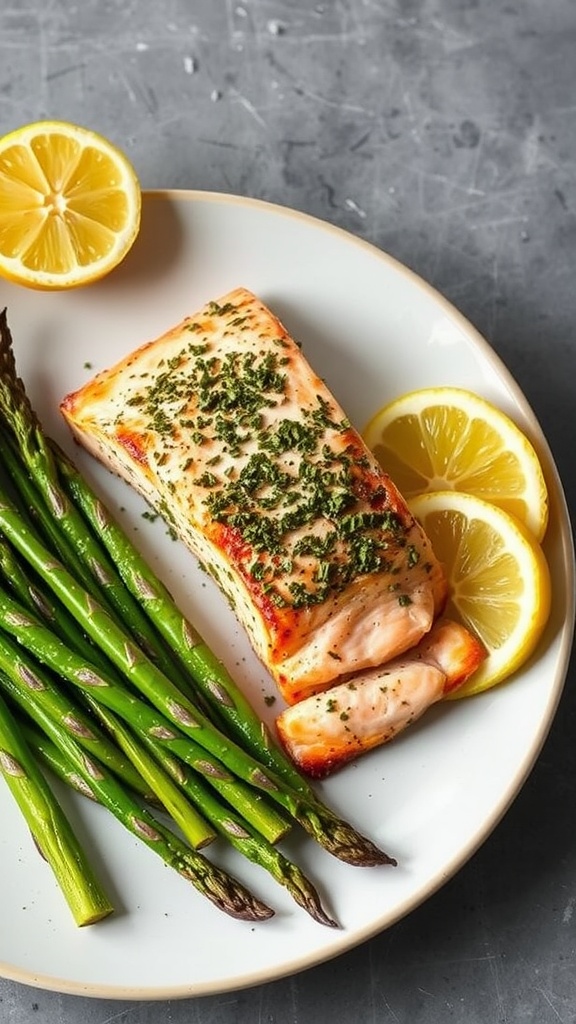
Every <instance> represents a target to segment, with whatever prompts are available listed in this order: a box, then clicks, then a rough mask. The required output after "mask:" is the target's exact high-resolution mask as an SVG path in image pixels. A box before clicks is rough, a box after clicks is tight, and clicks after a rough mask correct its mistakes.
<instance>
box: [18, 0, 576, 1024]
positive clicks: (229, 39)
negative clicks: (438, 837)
mask: <svg viewBox="0 0 576 1024" xmlns="http://www.w3.org/2000/svg"><path fill="white" fill-rule="evenodd" d="M575 52H576V4H575V3H574V0H548V2H547V3H544V2H542V0H324V2H322V3H314V2H313V0H242V2H238V3H236V2H234V0H226V2H220V0H163V2H160V3H158V2H157V0H140V2H138V0H78V2H76V3H73V2H71V0H42V2H40V0H12V3H9V2H6V0H2V2H0V131H1V132H2V133H3V132H5V131H7V130H9V129H12V128H14V127H16V126H18V125H19V124H22V123H25V122H28V121H32V120H36V119H38V118H43V117H58V118H64V119H68V120H73V121H81V122H83V123H85V124H88V125H90V126H91V127H93V128H95V129H97V130H99V131H101V132H103V133H104V134H106V135H108V136H109V137H110V138H111V139H113V140H115V141H116V142H117V143H118V144H120V145H121V146H122V147H124V148H125V149H126V151H127V153H128V154H129V156H130V157H131V159H132V160H133V162H134V164H135V166H136V168H137V171H138V173H139V175H140V178H141V181H142V184H143V185H144V186H145V187H179V188H201V189H210V190H216V191H226V192H232V193H239V194H243V195H250V196H257V197H260V198H264V199H270V200H273V201H277V202H279V203H282V204H286V205H289V206H293V207H296V208H298V209H300V210H304V211H307V212H309V213H312V214H315V215H318V216H319V217H322V218H324V219H326V220H328V221H330V222H333V223H335V224H338V225H341V226H343V227H345V228H347V229H349V230H350V231H352V232H354V233H356V234H358V235H361V236H363V237H365V238H367V239H369V240H370V241H372V242H374V243H376V244H377V245H378V246H380V247H382V248H383V249H385V250H387V251H389V252H390V253H392V254H393V255H394V256H396V257H397V258H399V259H400V260H402V261H404V262H405V263H407V264H408V265H409V266H410V267H412V268H413V269H414V270H416V271H417V272H418V273H419V274H421V275H422V276H423V277H425V278H426V279H427V280H429V281H430V282H431V283H432V284H433V285H435V286H436V287H437V288H438V289H440V291H442V292H443V293H444V294H445V295H446V296H447V297H448V298H450V299H451V300H452V301H453V302H454V303H455V304H456V305H457V306H458V307H459V308H460V310H461V311H462V312H463V313H464V314H465V315H466V316H467V317H468V318H469V319H470V320H471V321H472V322H473V323H474V324H475V325H476V327H478V328H479V330H480V331H481V332H482V333H483V334H484V335H485V336H486V337H487V338H488V340H489V341H490V343H491V344H492V345H493V347H494V348H495V349H496V351H497V352H498V353H499V354H500V355H501V357H502V358H503V359H504V361H505V362H506V363H507V365H508V367H509V368H510V369H511V371H512V372H513V373H514V375H515V376H516V378H517V380H518V381H519V383H520V385H521V386H522V388H523V389H524V391H525V393H526V394H527V396H528V398H529V400H530V402H531V403H532V405H533V407H534V409H535V411H536V413H537V415H538V417H539V419H540V421H541V423H542V426H543V428H544V430H545V432H546V434H547V436H548V438H549V440H550V443H551V446H552V449H553V452H554V454H555V457H556V460H557V463H558V466H559V469H560V472H561V475H562V477H563V480H564V485H565V489H566V493H567V496H568V499H569V504H570V505H571V507H572V509H574V508H575V507H576V460H575V456H574V433H575V427H576V420H575V406H576V385H575V379H576V339H575V324H576V287H575V284H574V272H575V262H576V61H575V59H574V54H575ZM575 683H576V675H575V672H574V666H572V671H571V673H570V675H569V679H568V684H567V687H566V690H565V694H564V697H563V700H562V702H561V706H560V709H559V712H558V715H557V718H556V721H555V723H554V725H553V728H552V731H551V734H550V736H549V739H548V741H547V743H546V745H545V748H544V750H543V752H542V755H541V757H540V759H539V761H538V763H537V765H536V767H535V769H534V771H533V773H532V775H531V777H530V779H529V780H528V782H527V784H526V786H525V787H524V789H523V791H522V792H521V794H520V796H519V797H518V799H517V800H516V802H515V803H514V805H513V807H512V808H511V810H510V811H509V813H508V814H507V816H506V817H505V819H504V820H503V821H502V823H501V824H500V826H499V827H498V828H497V829H496V831H495V832H494V834H493V835H492V836H491V838H490V839H489V840H488V841H487V842H486V844H485V845H484V846H483V848H482V849H481V850H480V851H479V852H478V853H477V854H476V856H475V857H474V858H473V859H472V861H471V862H470V863H469V864H468V865H467V866H466V867H465V868H464V869H463V870H462V871H461V872H460V873H459V874H458V875H457V876H456V877H455V878H454V879H453V880H452V881H451V882H450V883H449V884H448V885H447V886H446V887H445V888H444V889H443V890H441V891H440V892H439V893H437V894H436V895H435V896H434V897H433V898H432V899H431V900H429V901H428V902H427V903H426V904H425V905H424V906H422V907H421V908H420V909H419V910H417V911H416V912H414V913H413V914H411V915H410V916H409V917H408V918H406V919H404V920H403V921H402V922H401V923H399V924H397V925H396V926H395V927H393V928H391V929H390V930H389V931H387V932H385V933H383V934H381V935H380V936H378V937H377V938H375V939H373V940H372V941H370V942H368V943H367V944H365V945H363V946H361V947H359V948H357V949H356V950H354V951H352V952H350V953H348V954H347V955H345V956H343V957H341V958H340V959H338V960H337V961H334V962H331V963H327V964H324V965H322V966H319V967H316V968H314V969H312V970H310V971H308V972H306V973H304V974H301V975H299V976H297V977H294V978H291V979H288V980H283V981H279V982H273V983H270V984H268V985H264V986H262V987H261V988H257V989H251V990H247V991H244V992H239V993H231V994H227V995H222V996H210V997H204V998H200V999H196V1000H188V1001H184V1002H174V1003H140V1002H134V1003H122V1002H120V1003H118V1002H111V1001H100V1000H89V999H83V998H79V997H73V996H64V995H58V994H56V993H51V992H43V991H40V990H36V989H32V988H28V987H25V986H21V985H18V984H15V983H12V982H10V981H1V980H0V1021H1V1022H2V1024H32V1022H34V1024H35V1022H38V1021H41V1022H42V1024H78V1022H80V1021H82V1022H83V1024H112V1022H120V1021H122V1022H130V1024H232V1022H234V1024H324V1022H332V1021H334V1022H340V1021H342V1022H343V1021H350V1022H354V1024H446V1022H447V1021H454V1022H456V1024H528V1022H534V1024H572V1022H574V1021H576V913H575V906H576V827H575V807H576V775H575V770H576V753H575V750H576V744H575V742H574V727H575V724H576V698H575V695H574V686H575ZM1 919H2V912H1V908H0V926H1Z"/></svg>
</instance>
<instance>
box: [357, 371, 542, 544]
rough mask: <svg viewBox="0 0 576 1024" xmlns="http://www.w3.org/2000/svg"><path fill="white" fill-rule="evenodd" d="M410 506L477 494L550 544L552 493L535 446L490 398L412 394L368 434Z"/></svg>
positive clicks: (460, 392)
mask: <svg viewBox="0 0 576 1024" xmlns="http://www.w3.org/2000/svg"><path fill="white" fill-rule="evenodd" d="M363 436H364V440H365V441H366V444H367V445H368V447H369V448H371V449H372V451H373V452H374V454H375V455H376V458H377V459H378V461H379V462H380V464H381V465H382V467H383V469H384V470H385V471H386V472H387V473H388V474H389V475H390V476H391V477H392V479H393V480H394V483H395V484H396V486H397V487H398V488H399V489H400V491H401V492H402V494H403V495H404V497H405V498H406V499H407V500H408V501H409V500H410V499H411V498H412V497H414V496H416V495H418V494H422V493H426V492H428V491H440V490H452V489H453V490H456V491H465V492H467V493H470V494H475V495H477V496H478V497H480V498H483V499H484V500H485V501H489V502H492V503H493V504H495V505H498V506H499V507H500V508H503V509H504V510H505V511H507V512H510V513H512V514H513V515H514V516H516V518H517V519H519V520H520V521H521V522H523V523H524V524H525V525H526V526H527V527H528V529H529V530H531V531H532V533H533V534H534V536H535V537H536V538H537V540H542V538H543V536H544V533H545V531H546V526H547V523H548V494H547V488H546V483H545V480H544V475H543V473H542V468H541V465H540V461H539V459H538V456H537V454H536V452H535V450H534V447H533V445H532V444H531V442H530V441H529V440H528V438H527V437H526V436H525V434H524V433H523V432H522V431H521V430H520V429H519V427H518V426H517V425H516V424H515V423H514V422H513V421H512V420H511V419H510V418H509V417H508V416H506V415H505V413H503V412H501V410H499V409H497V408H496V407H495V406H494V405H492V404H491V403H490V402H488V401H487V400H486V399H484V398H480V397H479V396H478V395H476V394H474V393H472V392H470V391H467V390H465V389H462V388H455V387H437V388H424V389H422V390H419V391H411V392H409V393H407V394H405V395H403V396H401V397H400V398H397V399H396V400H395V401H393V402H390V404H388V405H386V406H384V408H383V409H381V410H380V411H379V412H377V413H376V415H375V416H374V417H373V418H372V419H371V420H370V422H369V423H368V425H367V427H366V428H365V430H364V432H363Z"/></svg>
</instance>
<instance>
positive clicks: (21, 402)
mask: <svg viewBox="0 0 576 1024" xmlns="http://www.w3.org/2000/svg"><path fill="white" fill-rule="evenodd" d="M2 412H3V414H4V420H5V426H7V428H8V429H9V430H10V431H11V432H12V433H14V432H16V434H17V433H18V429H20V427H22V431H21V434H22V437H21V441H22V444H23V447H24V449H25V450H26V449H27V448H30V447H31V448H32V450H33V449H34V445H38V444H39V446H40V458H39V462H40V463H42V462H44V463H48V464H50V463H51V459H50V452H49V445H48V443H47V442H46V441H45V439H44V437H43V434H42V431H41V428H40V424H39V422H38V420H37V418H36V416H35V414H34V412H33V410H32V408H31V406H30V403H29V401H28V399H27V396H26V394H25V390H24V386H23V384H22V382H21V381H20V380H19V378H18V377H17V374H16V367H15V361H14V355H13V351H12V345H11V337H10V332H9V330H8V326H7V323H6V317H5V315H4V316H3V317H0V414H2ZM14 417H15V419H16V423H14V422H12V419H13V418H14ZM30 423H32V425H33V427H34V429H30ZM28 464H29V465H30V467H31V469H33V468H34V465H35V459H34V457H32V459H31V460H30V462H29V463H28ZM51 468H52V467H51ZM0 500H1V499H0ZM2 519H3V520H4V524H5V526H6V519H5V517H4V516H2ZM8 519H10V516H8ZM12 525H13V524H12ZM5 532H7V531H6V529H5ZM18 533H19V531H18V530H16V534H18ZM7 535H8V536H10V537H12V539H13V540H14V533H13V532H11V531H10V530H8V532H7ZM20 540H22V537H20ZM16 546H18V545H17V544H16ZM19 550H20V552H21V553H24V554H25V556H26V557H27V558H28V559H29V560H30V559H31V564H33V565H34V566H35V567H36V569H37V571H39V572H40V574H41V575H42V576H43V579H44V580H45V581H46V582H48V583H49V585H51V586H53V589H54V590H55V592H56V593H57V594H58V595H59V597H60V599H61V600H62V601H63V603H64V604H66V605H67V607H68V608H69V609H70V610H71V611H72V613H73V614H74V615H78V613H79V612H82V614H81V615H80V621H81V622H82V624H83V626H84V628H86V630H87V632H88V633H89V634H90V636H91V637H92V638H93V639H95V641H96V643H99V644H100V645H101V646H102V648H103V650H104V651H105V652H106V653H107V654H108V655H109V656H110V657H111V660H113V661H114V663H115V664H116V665H117V667H119V668H120V669H121V670H122V671H123V672H125V674H126V675H127V677H128V678H129V679H130V680H131V681H132V682H133V683H134V684H136V686H137V687H138V686H139V687H141V689H142V692H143V693H145V694H147V695H148V696H149V699H150V700H151V701H152V703H154V698H155V696H156V700H157V703H158V705H159V707H160V708H161V709H162V710H164V711H165V712H166V714H167V716H168V717H169V718H171V720H172V721H173V722H177V723H178V724H179V727H180V729H182V731H184V732H186V733H187V734H188V735H190V734H192V731H194V733H195V738H196V740H197V741H198V742H199V743H200V745H202V746H205V747H206V749H207V750H209V751H212V753H215V754H216V756H218V757H220V758H221V760H222V761H223V762H224V763H229V764H230V765H231V767H232V770H233V771H235V772H236V773H237V774H239V775H241V776H242V777H244V778H247V779H248V780H249V781H250V782H251V784H252V785H254V786H256V787H258V788H261V789H262V790H263V791H267V792H268V793H269V795H270V796H271V797H272V798H273V799H274V800H275V801H276V802H277V803H279V804H280V805H281V806H284V807H286V808H287V809H289V811H290V813H291V814H293V816H294V817H295V818H296V820H298V821H300V823H301V824H302V825H303V827H304V828H305V829H306V830H307V831H308V832H309V833H310V834H311V835H312V836H314V837H315V838H316V840H317V841H318V842H319V843H320V844H321V845H323V846H324V847H325V848H326V849H328V850H330V852H332V853H333V854H334V855H335V856H337V857H340V858H341V859H344V860H347V861H348V862H349V863H353V864H365V865H372V864H385V863H395V862H394V860H393V859H392V858H390V857H389V856H388V855H387V854H385V853H384V852H383V851H381V850H379V849H378V848H377V847H376V846H375V845H374V844H373V843H372V842H371V841H370V840H368V839H367V838H366V837H364V836H362V835H361V834H359V833H358V832H357V831H356V830H355V829H354V828H353V827H352V826H351V825H349V824H348V823H347V822H345V821H343V820H342V819H340V818H338V817H337V816H336V815H335V814H334V813H333V812H332V811H330V810H329V809H328V808H326V807H325V806H324V805H323V804H322V803H321V801H320V800H319V799H318V798H317V797H315V796H314V794H313V793H312V791H311V790H310V791H309V794H308V793H302V792H301V791H300V793H298V790H296V789H293V788H292V786H291V785H290V784H289V783H286V784H284V785H283V783H282V780H281V779H280V777H279V776H277V775H276V774H275V773H274V772H272V771H270V770H265V768H264V766H263V765H262V764H261V763H259V762H258V761H257V760H255V759H254V758H250V757H249V756H247V754H246V752H245V751H244V749H241V748H239V747H238V746H237V745H236V744H232V743H231V742H230V741H229V740H228V738H227V737H226V736H224V735H223V734H222V733H221V732H220V731H219V730H218V729H214V728H213V727H212V726H211V723H210V722H209V720H208V719H207V718H206V717H205V716H203V715H202V714H200V711H199V709H198V708H195V707H194V705H193V704H192V703H191V702H190V701H186V700H185V699H183V698H180V695H179V693H178V688H177V687H174V685H173V684H172V683H171V682H170V680H169V679H167V678H166V677H165V676H163V674H162V672H156V674H154V672H153V671H151V669H153V668H154V666H152V665H151V664H150V662H149V659H146V658H143V659H142V660H140V661H139V659H138V657H137V652H135V650H134V647H133V645H131V644H130V639H129V638H128V640H127V642H126V645H125V647H123V648H120V647H118V643H120V644H121V643H122V637H123V636H124V638H125V637H126V634H123V631H122V630H120V632H119V633H118V632H116V633H114V630H113V629H110V630H109V631H108V632H110V633H112V634H114V635H113V636H111V637H110V644H108V645H107V644H106V640H107V633H104V634H103V633H102V627H103V626H105V625H106V621H107V619H108V618H109V617H108V616H106V615H105V614H104V613H103V611H102V609H101V608H100V607H99V606H98V605H96V608H95V609H94V611H96V612H97V613H98V614H97V615H96V616H93V614H92V612H93V609H92V606H91V603H90V601H89V600H88V602H87V603H86V604H83V602H82V591H81V588H78V587H77V585H76V584H75V583H74V580H73V579H70V577H69V574H68V578H67V579H64V580H58V581H56V582H57V585H56V586H55V581H54V578H53V577H55V576H56V575H57V573H54V572H50V570H49V569H48V570H46V564H47V563H46V558H45V555H46V552H45V551H43V552H41V553H40V559H39V562H38V559H37V557H36V558H33V557H32V556H33V554H34V548H33V546H32V547H30V548H29V549H27V541H26V540H25V539H24V543H23V546H22V544H21V545H20V547H19ZM35 554H36V556H37V555H38V552H37V551H36V553H35ZM42 567H44V573H42ZM60 568H63V567H60ZM47 576H48V578H47ZM70 584H72V587H71V586H70ZM71 590H72V591H73V593H71V592H70V591H71ZM78 597H80V601H79V602H78V600H77V599H78ZM93 617H94V618H95V619H97V621H94V622H93V621H92V620H93ZM158 684H160V685H158ZM176 694H178V697H176V696H175V695H176ZM179 698H180V699H179ZM227 759H228V760H227Z"/></svg>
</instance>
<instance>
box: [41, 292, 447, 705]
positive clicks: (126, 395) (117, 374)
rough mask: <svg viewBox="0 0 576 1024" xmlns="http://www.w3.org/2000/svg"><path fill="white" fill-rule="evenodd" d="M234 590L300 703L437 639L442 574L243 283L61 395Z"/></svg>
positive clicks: (294, 349)
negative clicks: (431, 634) (426, 639)
mask: <svg viewBox="0 0 576 1024" xmlns="http://www.w3.org/2000/svg"><path fill="white" fill-rule="evenodd" d="M61 409H62V413H63V415H64V416H65V418H66V420H67V422H68V423H69V425H70V427H71V429H72V431H73V433H74V434H75V436H76V437H77V439H78V440H79V441H80V442H81V443H82V444H83V445H84V446H85V447H86V448H87V449H88V450H90V451H91V452H92V453H93V454H94V455H95V456H96V457H97V458H99V459H100V460H101V461H103V462H104V463H106V464H107V465H108V466H109V467H110V468H111V469H112V470H113V471H114V472H116V473H118V474H119V475H120V476H122V477H124V478H125V479H126V480H127V481H129V483H131V484H132V485H133V486H134V487H135V488H137V489H138V490H139V491H140V492H141V493H142V494H143V495H144V497H145V498H146V499H147V501H148V502H149V503H150V504H151V505H152V506H153V507H154V508H155V509H156V510H157V511H158V512H159V513H160V514H161V515H162V516H164V517H165V518H166V520H167V521H168V522H169V523H170V524H171V525H172V526H173V528H174V530H175V531H176V533H177V534H178V535H179V536H180V537H181V538H182V539H183V540H184V542H185V543H186V544H187V545H188V546H189V547H190V548H191V549H192V551H193V552H194V553H195V554H196V555H197V556H198V558H199V559H200V560H201V561H202V563H203V564H204V565H205V566H206V567H207V568H208V569H209V570H210V572H211V573H212V574H213V576H214V577H215V578H216V580H217V581H218V583H219V584H220V586H221V588H222V589H223V590H224V591H225V592H226V594H227V595H228V596H229V598H230V599H231V601H232V602H233V605H234V607H235V610H236V612H237V615H238V617H239V619H240V620H241V622H242V623H243V624H244V626H245V628H246V630H247V631H248V634H249V636H250V637H251V640H252V643H253V646H254V648H255V650H256V651H257V653H258V655H259V656H260V658H261V660H262V661H263V662H264V664H265V665H266V666H267V668H268V669H269V671H270V672H271V674H272V676H273V677H274V678H275V680H276V681H277V683H278V686H279V688H280V690H281V692H282V694H283V696H284V698H285V699H286V701H287V702H288V703H290V704H292V703H294V702H296V701H299V700H301V699H302V698H304V697H306V696H307V695H309V694H313V693H317V692H319V691H322V690H324V689H326V688H327V687H330V686H332V685H333V684H335V683H336V682H337V681H338V680H339V679H340V678H347V677H348V676H350V675H351V674H352V673H357V672H360V671H363V670H366V669H371V668H375V667H377V666H380V665H382V664H383V663H384V662H386V661H388V660H389V659H391V658H394V657H396V656H398V655H400V654H402V652H404V651H406V650H408V649H409V648H411V647H413V646H414V645H415V644H417V643H418V642H419V641H420V639H421V638H422V637H423V636H424V635H425V634H426V633H428V631H429V630H430V628H431V626H432V623H433V621H434V619H435V617H436V615H437V614H438V612H439V611H440V610H441V608H442V606H443V603H444V600H445V596H446V581H445V577H444V573H443V570H442V568H441V566H440V564H439V563H438V561H437V559H436V558H435V556H434V553H433V551H432V550H431V546H430V543H429V541H428V540H427V538H426V536H425V534H424V532H423V531H422V529H421V527H420V526H419V524H418V523H417V522H416V521H415V520H414V518H413V516H412V515H411V514H410V512H409V510H408V507H407V505H406V503H405V501H404V500H403V498H402V497H401V495H400V494H399V492H398V491H397V489H396V487H395V486H394V483H393V482H392V480H390V478H389V477H388V476H387V475H386V474H385V473H384V472H383V471H382V469H381V468H380V466H379V464H378V463H377V461H376V460H375V458H374V457H373V456H372V454H371V453H370V451H369V450H368V449H367V448H366V446H365V444H364V442H363V441H362V439H361V437H360V436H359V434H358V433H357V431H356V430H355V429H354V428H353V427H352V426H351V424H350V423H349V421H348V419H347V417H346V415H345V413H344V411H343V410H342V408H341V407H340V405H339V404H338V402H337V401H336V400H335V398H334V397H333V395H332V394H331V393H330V391H329V389H328V387H327V386H326V384H325V383H324V382H323V381H322V380H321V379H320V378H319V377H318V376H317V374H316V373H315V372H314V371H313V370H312V369H311V367H310V366H309V364H308V362H307V361H306V359H305V357H304V356H303V354H302V352H301V351H300V348H299V347H298V345H297V343H296V342H295V341H294V340H293V339H292V338H291V337H290V335H289V334H288V332H287V330H286V329H285V328H284V327H283V325H282V324H281V323H280V321H279V320H278V319H277V318H276V317H275V316H274V315H273V314H272V313H271V312H270V311H269V310H268V309H267V308H266V307H265V306H264V305H263V303H262V302H261V301H260V300H259V299H257V298H256V297H255V296H254V295H253V294H252V293H251V292H249V291H247V290H245V289H243V288H239V289H237V290H235V291H233V292H231V293H229V294H227V295H225V296H224V297H223V298H220V299H218V300H217V301H215V302H209V303H208V304H207V305H206V306H205V307H204V308H203V309H202V310H200V311H199V312H198V313H196V314H195V315H194V316H190V317H187V318H186V319H185V320H184V321H183V322H182V323H180V324H179V325H178V326H176V327H174V328H173V329H172V330H169V331H168V332H167V333H166V334H163V335H162V336H161V337H159V338H157V339H156V340H154V341H151V342H149V343H147V344H145V345H143V346H142V347H140V348H139V349H137V350H136V351H135V352H132V353H131V354H130V355H128V356H127V357H126V358H125V359H123V360H121V361H120V362H119V363H117V364H116V365H115V366H113V367H112V368H110V369H108V370H105V371H104V372H102V373H100V374H98V375H97V376H96V377H95V378H94V379H93V380H91V381H90V382H89V383H87V384H86V385H84V386H83V387H81V388H80V389H79V390H78V391H76V392H74V393H72V394H69V395H68V396H67V397H66V398H65V399H64V400H63V402H62V405H61Z"/></svg>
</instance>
